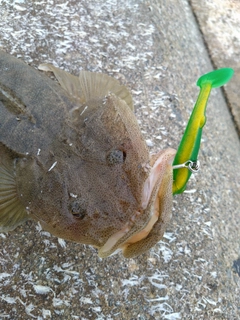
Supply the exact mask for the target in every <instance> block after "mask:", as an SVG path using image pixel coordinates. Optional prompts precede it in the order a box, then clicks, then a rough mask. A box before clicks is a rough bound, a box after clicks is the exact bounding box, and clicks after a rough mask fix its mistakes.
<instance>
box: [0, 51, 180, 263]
mask: <svg viewBox="0 0 240 320" xmlns="http://www.w3.org/2000/svg"><path fill="white" fill-rule="evenodd" d="M38 69H39V70H37V69H35V68H33V67H30V66H28V65H27V64H26V63H24V62H23V61H21V60H20V59H17V58H15V57H14V56H12V55H9V54H7V53H5V52H4V51H0V232H9V231H12V230H14V229H15V228H16V227H17V226H19V225H20V224H22V223H24V222H25V221H27V220H33V221H35V222H37V223H40V224H41V226H42V228H43V229H44V230H46V231H48V232H50V233H51V234H52V235H54V236H56V237H59V238H62V239H65V240H70V241H73V242H77V243H81V244H86V245H91V246H93V247H94V248H96V249H97V250H98V255H99V257H101V258H105V257H108V256H110V255H112V254H115V253H117V252H119V251H120V252H122V254H123V256H124V257H125V258H132V257H136V256H139V255H141V254H143V253H145V252H147V251H148V250H149V249H151V248H152V247H153V246H154V245H155V244H156V243H157V242H158V241H159V240H160V239H161V238H162V237H163V234H164V231H165V229H166V226H167V225H168V223H169V221H170V218H171V214H172V185H173V169H172V162H173V159H174V156H175V153H176V151H175V150H174V149H171V148H168V149H165V150H160V151H159V152H157V153H155V154H150V152H149V150H148V147H147V145H146V142H145V140H144V138H143V135H142V133H141V130H140V127H139V124H138V122H137V119H136V116H135V115H134V107H133V100H132V96H131V93H130V90H129V89H128V88H127V87H126V86H125V85H122V84H120V82H119V81H118V80H116V79H114V78H113V77H111V76H109V75H107V74H102V73H95V72H90V71H80V73H79V76H75V75H72V74H70V73H68V72H66V71H64V70H61V69H59V68H57V67H54V66H53V65H51V64H48V63H44V64H41V65H40V66H39V68H38ZM46 72H52V73H53V74H54V76H55V80H52V79H51V78H50V77H49V76H48V74H46Z"/></svg>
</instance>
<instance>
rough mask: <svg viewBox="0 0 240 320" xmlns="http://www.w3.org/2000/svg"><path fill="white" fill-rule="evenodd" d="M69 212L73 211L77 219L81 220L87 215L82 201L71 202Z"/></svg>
mask: <svg viewBox="0 0 240 320" xmlns="http://www.w3.org/2000/svg"><path fill="white" fill-rule="evenodd" d="M69 210H70V211H71V213H72V214H73V216H74V217H75V218H79V219H83V218H84V217H85V215H86V214H87V211H86V209H85V208H84V206H83V203H82V201H81V200H80V199H79V200H74V201H72V202H70V204H69Z"/></svg>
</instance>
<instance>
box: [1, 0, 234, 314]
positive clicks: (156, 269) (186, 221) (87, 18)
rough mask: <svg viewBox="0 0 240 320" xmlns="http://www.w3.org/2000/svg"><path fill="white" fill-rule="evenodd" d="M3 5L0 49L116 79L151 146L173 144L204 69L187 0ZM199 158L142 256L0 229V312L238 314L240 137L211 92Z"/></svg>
mask: <svg viewBox="0 0 240 320" xmlns="http://www.w3.org/2000/svg"><path fill="white" fill-rule="evenodd" d="M0 9H1V11H0V12H1V16H2V17H1V19H0V49H3V50H5V51H7V52H9V53H11V54H13V55H14V56H16V57H19V58H21V59H22V60H24V61H26V62H27V63H28V64H30V65H32V66H33V67H37V66H38V65H39V64H40V63H42V62H51V63H54V64H55V65H56V66H59V67H61V68H64V69H65V70H68V71H70V72H72V73H74V74H78V71H79V70H80V69H87V70H92V71H99V72H105V73H108V74H110V75H113V76H115V77H116V78H119V79H120V80H121V81H122V82H124V83H126V84H127V85H128V86H129V87H130V88H131V90H132V93H133V98H134V104H135V110H136V116H137V118H138V120H139V123H140V126H141V129H142V132H143V135H144V137H145V138H146V140H147V143H148V145H149V148H150V150H151V151H152V152H155V151H158V150H159V149H164V148H167V147H169V146H171V147H174V148H177V146H178V143H179V140H180V137H181V136H182V133H183V130H184V128H185V126H186V123H187V120H188V117H189V115H190V113H191V110H192V108H193V105H194V102H195V100H196V97H197V94H198V88H197V87H196V86H195V82H196V80H197V79H198V77H199V76H200V75H202V74H203V73H206V72H208V71H211V70H212V69H213V66H212V65H211V62H210V59H209V56H208V52H207V50H206V48H205V44H204V42H203V39H202V35H201V33H200V31H199V27H198V24H197V23H196V20H195V18H194V15H193V13H192V11H191V7H190V6H189V3H188V2H187V1H186V0H172V1H163V0H161V1H160V0H159V1H146V2H144V1H131V0H129V1H127V0H125V1H123V0H122V1H121V0H120V1H116V0H115V1H114V0H108V1H97V2H96V1H93V0H91V1H71V0H70V1H59V0H58V1H56V0H53V1H44V0H43V1H41V0H40V1H37V2H33V1H30V0H17V1H4V0H3V1H1V2H0ZM233 67H234V66H233ZM236 103H237V102H236ZM199 159H200V161H201V164H202V170H201V172H200V173H199V174H198V175H195V176H194V177H193V178H192V179H191V180H190V182H189V184H188V188H187V192H186V193H184V194H181V195H178V196H175V197H174V209H173V217H172V220H171V222H170V224H169V226H168V228H167V230H166V233H165V236H164V238H163V240H162V241H160V242H159V243H158V244H157V245H156V246H155V247H154V248H153V249H152V250H151V251H150V252H148V253H147V254H144V255H142V256H140V257H139V258H136V259H130V260H126V259H124V258H123V257H122V256H121V255H114V256H112V257H110V258H107V259H104V260H102V259H100V258H98V256H97V254H96V251H95V249H93V248H91V247H88V246H83V245H80V244H75V243H71V242H67V241H63V240H60V239H57V238H55V237H53V236H51V235H50V234H48V233H47V232H44V231H43V230H41V229H40V228H39V226H38V225H36V224H34V223H31V222H27V223H26V224H25V225H23V226H20V227H18V228H17V229H16V230H15V231H13V232H11V233H10V232H9V233H8V234H5V235H3V234H2V235H0V319H5V318H6V319H32V318H35V319H38V320H40V319H64V320H65V319H83V320H84V319H99V320H100V319H107V320H110V319H124V320H125V319H127V320H133V319H134V320H135V319H141V320H145V319H171V320H175V319H228V320H230V319H231V320H235V319H239V318H240V272H239V268H240V267H239V264H240V262H239V258H240V239H239V234H240V230H239V229H240V227H239V219H240V213H239V194H240V172H239V170H238V168H239V166H240V144H239V139H238V136H237V133H236V130H235V127H234V124H233V121H232V117H231V114H230V113H229V110H228V107H227V104H226V101H225V99H224V96H223V94H222V91H221V90H219V89H214V91H213V92H212V95H211V98H210V100H209V105H208V110H207V124H206V126H205V128H204V132H203V139H202V147H201V152H200V156H199Z"/></svg>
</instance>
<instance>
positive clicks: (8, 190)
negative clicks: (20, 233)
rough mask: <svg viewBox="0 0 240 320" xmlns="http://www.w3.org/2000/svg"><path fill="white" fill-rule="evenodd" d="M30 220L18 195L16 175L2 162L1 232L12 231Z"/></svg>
mask: <svg viewBox="0 0 240 320" xmlns="http://www.w3.org/2000/svg"><path fill="white" fill-rule="evenodd" d="M27 219H28V213H27V211H26V209H25V207H24V206H23V204H22V203H21V202H20V200H19V198H18V194H17V188H16V181H15V177H14V174H13V173H12V172H11V171H10V170H9V169H8V168H7V167H5V166H4V165H3V164H2V163H1V162H0V232H7V231H11V230H13V229H14V228H16V227H17V226H18V225H19V224H21V223H23V222H24V221H26V220H27Z"/></svg>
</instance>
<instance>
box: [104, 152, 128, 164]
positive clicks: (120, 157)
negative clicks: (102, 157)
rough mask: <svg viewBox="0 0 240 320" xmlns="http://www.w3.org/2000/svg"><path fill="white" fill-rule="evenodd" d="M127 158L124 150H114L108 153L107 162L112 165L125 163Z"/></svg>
mask: <svg viewBox="0 0 240 320" xmlns="http://www.w3.org/2000/svg"><path fill="white" fill-rule="evenodd" d="M125 159H126V152H125V151H122V150H112V151H111V152H109V154H108V155H107V163H108V164H109V165H110V166H112V165H115V164H120V163H124V161H125Z"/></svg>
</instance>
